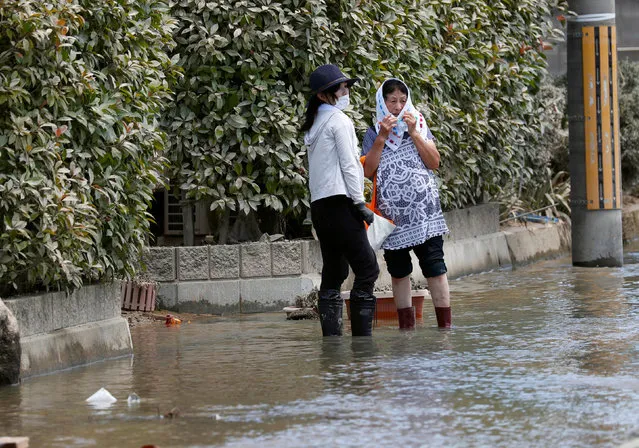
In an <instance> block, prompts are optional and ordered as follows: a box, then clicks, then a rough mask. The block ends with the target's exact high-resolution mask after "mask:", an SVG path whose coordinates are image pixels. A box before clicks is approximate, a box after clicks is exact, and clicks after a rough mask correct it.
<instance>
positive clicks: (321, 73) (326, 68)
mask: <svg viewBox="0 0 639 448" xmlns="http://www.w3.org/2000/svg"><path fill="white" fill-rule="evenodd" d="M357 81H359V79H357V78H347V77H346V75H344V73H342V72H341V71H340V69H339V68H338V67H337V65H333V64H326V65H320V66H319V67H317V68H316V69H315V71H314V72H313V73H311V90H312V91H313V93H320V92H323V91H324V90H326V89H328V88H329V87H332V86H334V85H335V84H340V83H343V82H345V83H347V85H348V87H350V86H352V85H353V84H355V83H356V82H357Z"/></svg>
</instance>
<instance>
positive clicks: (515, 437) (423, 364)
mask: <svg viewBox="0 0 639 448" xmlns="http://www.w3.org/2000/svg"><path fill="white" fill-rule="evenodd" d="M625 263H626V264H625V266H624V267H623V268H615V269H605V268H602V269H592V268H590V269H588V268H575V267H572V266H571V264H570V260H569V259H568V258H564V259H559V260H552V261H544V262H539V263H536V264H532V265H528V266H525V267H522V268H519V269H516V270H514V271H511V270H503V271H496V272H490V273H485V274H481V275H475V276H470V277H465V278H462V279H458V280H454V281H452V282H451V291H452V297H453V324H454V326H455V328H453V329H452V330H448V331H446V330H443V331H442V330H438V329H437V328H436V327H435V318H434V316H433V311H432V307H431V306H430V304H427V305H428V306H425V308H424V321H423V322H422V323H420V324H419V326H418V328H417V330H416V331H414V332H399V331H398V330H396V329H395V327H394V326H393V325H392V324H384V325H382V326H380V327H378V328H376V329H375V331H374V336H373V338H372V339H371V338H355V339H354V338H351V337H350V336H349V335H348V334H349V333H348V332H347V335H346V336H344V337H343V338H327V339H323V338H322V337H321V336H320V333H321V332H320V328H319V322H317V321H286V320H285V316H284V314H283V313H272V314H259V315H248V316H242V317H228V318H219V317H217V318H200V319H198V320H197V321H194V322H192V323H190V324H189V323H184V324H183V325H182V326H181V327H171V328H166V327H164V326H163V325H162V324H161V323H159V324H157V325H156V324H153V325H147V326H141V327H137V328H134V329H132V337H133V342H134V346H135V354H134V356H133V357H126V358H120V359H117V360H110V361H105V362H101V363H96V364H93V365H90V366H86V367H81V368H76V369H71V370H68V371H64V372H60V373H57V374H53V375H47V376H41V377H37V378H32V379H29V380H27V381H25V382H23V384H21V385H20V386H14V387H5V388H0V436H1V435H12V436H28V437H30V438H31V445H30V446H31V447H76V446H77V447H80V446H97V447H141V446H142V445H145V444H156V445H158V446H160V447H212V446H225V447H284V446H287V447H325V446H339V447H363V446H370V447H398V446H402V447H413V446H428V447H436V446H460V447H482V446H486V447H511V446H539V447H545V446H561V447H571V446H574V447H584V446H604V447H614V446H619V445H620V444H622V443H623V442H624V441H627V440H630V439H633V438H636V437H639V373H638V372H639V245H634V246H629V247H627V248H626V255H625ZM425 305H426V304H425ZM346 330H347V331H348V328H347V329H346ZM101 387H105V388H106V389H108V390H109V391H110V392H111V393H112V394H113V395H114V396H115V397H116V398H117V399H118V401H117V402H116V403H114V404H113V405H111V406H110V407H107V408H103V409H99V408H94V407H92V406H90V405H88V404H87V403H86V402H85V399H86V398H87V397H89V396H90V395H91V394H93V393H94V392H95V391H96V390H98V389H99V388H101ZM133 392H135V393H136V394H137V395H139V396H140V397H141V401H140V402H139V403H138V404H133V405H129V404H128V403H127V396H128V395H129V394H130V393H133ZM175 408H178V409H179V411H178V410H175ZM171 410H173V413H174V414H177V415H176V416H175V417H174V418H171V417H170V415H168V414H169V413H170V412H171ZM165 414H167V416H166V417H165V416H164V415H165Z"/></svg>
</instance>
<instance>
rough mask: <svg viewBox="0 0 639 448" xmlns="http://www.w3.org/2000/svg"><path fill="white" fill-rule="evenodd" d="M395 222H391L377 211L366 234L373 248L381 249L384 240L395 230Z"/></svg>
mask: <svg viewBox="0 0 639 448" xmlns="http://www.w3.org/2000/svg"><path fill="white" fill-rule="evenodd" d="M395 227H396V226H395V224H393V223H392V222H390V221H389V220H388V219H386V218H382V217H381V216H379V215H378V214H377V213H376V214H375V219H373V223H372V224H371V225H369V226H368V230H367V231H366V234H367V235H368V242H369V243H370V245H371V247H372V248H373V250H376V251H377V250H380V249H381V248H382V244H383V243H384V240H385V239H386V238H387V237H388V235H390V234H391V233H392V232H393V230H395Z"/></svg>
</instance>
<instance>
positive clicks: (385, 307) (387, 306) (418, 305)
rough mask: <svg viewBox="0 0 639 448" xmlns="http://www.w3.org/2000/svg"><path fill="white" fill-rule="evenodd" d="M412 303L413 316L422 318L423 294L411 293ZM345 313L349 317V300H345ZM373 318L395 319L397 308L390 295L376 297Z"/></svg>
mask: <svg viewBox="0 0 639 448" xmlns="http://www.w3.org/2000/svg"><path fill="white" fill-rule="evenodd" d="M412 299H413V300H412V303H413V306H414V307H415V318H416V319H422V318H423V316H424V296H423V295H413V297H412ZM345 304H346V314H347V316H348V318H349V319H350V318H351V309H350V305H349V304H350V300H349V299H346V300H345ZM375 319H377V320H391V321H392V320H397V319H398V318H397V308H395V301H394V299H393V298H392V297H382V298H379V297H378V298H377V308H376V309H375Z"/></svg>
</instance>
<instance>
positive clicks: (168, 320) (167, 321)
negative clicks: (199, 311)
mask: <svg viewBox="0 0 639 448" xmlns="http://www.w3.org/2000/svg"><path fill="white" fill-rule="evenodd" d="M164 323H165V324H166V326H167V327H169V326H171V325H180V324H181V323H182V320H180V319H178V318H177V317H175V316H173V315H171V314H167V315H166V319H165V320H164Z"/></svg>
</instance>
